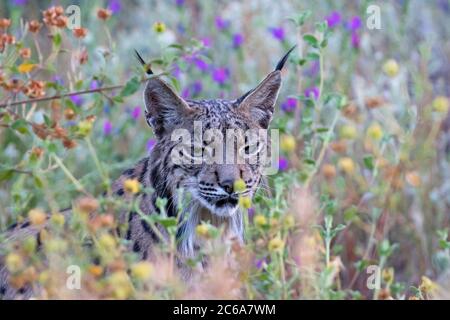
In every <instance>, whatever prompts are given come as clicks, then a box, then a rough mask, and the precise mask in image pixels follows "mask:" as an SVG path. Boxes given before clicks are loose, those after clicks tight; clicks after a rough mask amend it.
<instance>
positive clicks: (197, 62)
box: [194, 57, 209, 72]
mask: <svg viewBox="0 0 450 320" xmlns="http://www.w3.org/2000/svg"><path fill="white" fill-rule="evenodd" d="M194 63H195V66H196V67H197V68H198V69H199V70H200V71H202V72H206V71H208V68H209V66H208V64H207V63H206V62H205V61H204V60H203V59H201V58H198V57H197V58H194Z"/></svg>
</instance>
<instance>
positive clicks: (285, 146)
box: [280, 134, 296, 153]
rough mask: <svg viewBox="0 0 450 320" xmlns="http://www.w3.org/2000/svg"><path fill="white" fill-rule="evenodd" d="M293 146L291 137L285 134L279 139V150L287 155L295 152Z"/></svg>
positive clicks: (293, 142)
mask: <svg viewBox="0 0 450 320" xmlns="http://www.w3.org/2000/svg"><path fill="white" fill-rule="evenodd" d="M295 145H296V142H295V138H294V137H293V136H291V135H287V134H285V135H283V136H282V137H281V141H280V148H281V150H282V151H284V152H287V153H289V152H292V151H294V150H295Z"/></svg>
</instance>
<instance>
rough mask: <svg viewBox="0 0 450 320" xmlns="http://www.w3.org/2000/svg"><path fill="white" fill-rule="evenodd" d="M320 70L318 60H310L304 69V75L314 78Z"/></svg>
mask: <svg viewBox="0 0 450 320" xmlns="http://www.w3.org/2000/svg"><path fill="white" fill-rule="evenodd" d="M319 70H320V62H319V61H318V60H315V61H312V62H311V66H310V67H309V68H308V69H305V71H304V73H305V75H306V76H308V77H310V78H314V77H315V76H316V75H317V74H318V73H319Z"/></svg>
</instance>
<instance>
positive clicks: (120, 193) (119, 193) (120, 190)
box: [116, 189, 125, 196]
mask: <svg viewBox="0 0 450 320" xmlns="http://www.w3.org/2000/svg"><path fill="white" fill-rule="evenodd" d="M116 193H117V195H118V196H123V195H124V193H125V191H123V189H119V190H117V192H116Z"/></svg>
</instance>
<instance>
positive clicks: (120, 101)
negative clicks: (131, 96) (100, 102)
mask: <svg viewBox="0 0 450 320" xmlns="http://www.w3.org/2000/svg"><path fill="white" fill-rule="evenodd" d="M112 100H113V101H114V102H117V103H123V102H124V100H123V97H122V96H121V95H118V96H115V97H113V98H112Z"/></svg>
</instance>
